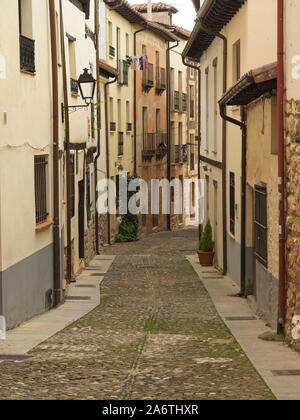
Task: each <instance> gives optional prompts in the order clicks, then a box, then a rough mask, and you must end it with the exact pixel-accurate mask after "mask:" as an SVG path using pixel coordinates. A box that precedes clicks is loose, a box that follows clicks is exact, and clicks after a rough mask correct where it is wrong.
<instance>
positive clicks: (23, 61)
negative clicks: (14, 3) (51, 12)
mask: <svg viewBox="0 0 300 420" xmlns="http://www.w3.org/2000/svg"><path fill="white" fill-rule="evenodd" d="M18 8H19V33H20V69H21V70H24V71H27V72H29V73H35V41H34V40H33V39H32V38H33V34H32V0H19V3H18Z"/></svg>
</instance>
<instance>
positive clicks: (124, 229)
mask: <svg viewBox="0 0 300 420" xmlns="http://www.w3.org/2000/svg"><path fill="white" fill-rule="evenodd" d="M135 178H139V177H138V176H137V175H133V176H131V177H128V180H127V182H128V184H129V183H130V182H131V181H132V180H133V179H135ZM133 194H134V192H132V191H128V193H127V195H128V196H127V199H128V203H129V200H130V198H131V197H132V196H133ZM138 230H139V222H138V217H137V216H136V215H134V214H131V213H130V211H129V209H127V214H124V215H123V216H122V220H121V223H120V226H119V233H118V234H117V236H116V238H115V242H117V243H120V242H134V241H137V240H138Z"/></svg>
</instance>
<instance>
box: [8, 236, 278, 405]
mask: <svg viewBox="0 0 300 420" xmlns="http://www.w3.org/2000/svg"><path fill="white" fill-rule="evenodd" d="M196 245H197V231H195V230H193V229H186V230H182V231H175V232H172V233H170V232H165V233H159V234H153V235H150V236H147V237H144V238H143V239H141V240H140V241H138V242H134V243H131V244H122V245H113V246H111V247H107V248H105V250H104V254H102V255H101V256H99V257H96V258H97V260H96V262H97V264H98V266H99V269H100V267H101V259H102V260H103V259H105V255H111V254H114V255H116V259H115V261H114V264H113V265H112V267H111V269H110V271H109V272H108V274H107V276H106V277H104V280H103V282H102V284H101V304H100V306H99V307H97V308H96V309H95V310H94V311H92V312H91V313H89V314H88V315H86V316H85V317H83V318H82V319H80V320H79V321H77V322H76V323H74V324H72V325H70V326H69V327H68V328H66V329H65V330H63V331H61V332H59V333H58V334H56V335H55V336H53V337H52V338H50V339H49V340H47V341H46V342H43V343H42V344H40V345H39V346H38V347H36V348H35V349H33V350H32V351H31V352H30V353H29V354H28V355H29V356H30V357H29V358H27V359H25V360H21V361H20V360H19V361H8V360H4V361H2V362H1V363H0V387H1V397H0V398H1V399H91V400H112V399H118V400H132V399H135V400H140V399H143V400H154V399H160V400H161V399H163V400H175V399H176V400H180V399H182V400H207V399H209V400H232V399H234V400H257V399H259V400H271V399H274V397H273V395H272V393H271V391H270V390H269V389H268V387H267V386H266V385H265V383H264V382H263V381H262V379H261V378H260V376H259V375H258V373H257V372H256V370H255V369H254V368H253V366H252V365H251V363H250V362H249V360H248V359H247V357H246V356H245V354H244V353H243V351H242V349H241V348H240V346H239V345H238V344H237V342H236V341H235V339H234V338H233V336H232V335H231V333H230V332H229V331H228V329H227V327H226V326H225V325H224V323H223V322H222V320H221V319H220V317H219V316H218V314H217V312H216V310H215V307H214V305H213V303H212V301H211V299H210V297H209V296H208V294H207V292H206V290H205V288H204V286H203V285H202V284H201V282H200V280H199V278H198V276H197V274H196V273H195V272H194V270H193V268H192V267H191V265H190V264H189V262H188V261H187V260H186V259H185V257H184V256H185V255H187V254H192V253H194V252H195V249H196V248H197V246H196Z"/></svg>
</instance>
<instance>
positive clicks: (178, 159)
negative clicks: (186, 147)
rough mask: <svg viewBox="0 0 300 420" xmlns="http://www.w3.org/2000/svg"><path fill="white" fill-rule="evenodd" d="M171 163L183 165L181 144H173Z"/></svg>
mask: <svg viewBox="0 0 300 420" xmlns="http://www.w3.org/2000/svg"><path fill="white" fill-rule="evenodd" d="M171 163H172V164H173V165H179V164H180V163H182V147H181V146H180V145H179V144H173V145H172V146H171Z"/></svg>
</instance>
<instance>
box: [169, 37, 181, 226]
mask: <svg viewBox="0 0 300 420" xmlns="http://www.w3.org/2000/svg"><path fill="white" fill-rule="evenodd" d="M178 45H179V41H176V45H173V46H172V47H170V42H168V48H167V57H166V60H167V63H166V64H167V150H168V153H167V180H168V181H169V182H171V136H170V130H171V77H170V51H171V50H173V49H174V48H176V47H178ZM167 230H169V231H170V230H172V228H171V206H170V211H169V214H167Z"/></svg>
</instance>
